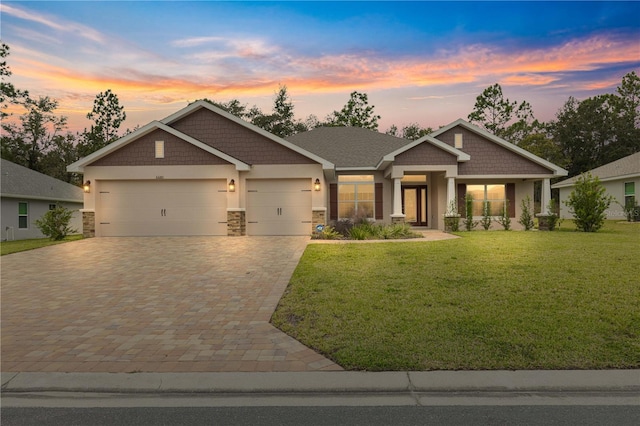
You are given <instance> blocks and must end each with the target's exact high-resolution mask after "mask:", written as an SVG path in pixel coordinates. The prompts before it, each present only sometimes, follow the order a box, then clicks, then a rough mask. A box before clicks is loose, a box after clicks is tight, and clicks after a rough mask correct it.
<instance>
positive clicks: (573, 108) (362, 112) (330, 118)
mask: <svg viewBox="0 0 640 426" xmlns="http://www.w3.org/2000/svg"><path fill="white" fill-rule="evenodd" d="M8 55H9V46H7V45H6V44H4V43H1V42H0V59H1V60H2V62H0V76H1V77H2V83H1V86H0V118H1V119H2V136H1V156H2V158H5V159H7V160H9V161H12V162H14V163H17V164H21V165H23V166H26V167H29V168H30V169H33V170H36V171H39V172H41V173H44V174H47V175H50V176H53V177H55V178H57V179H60V180H63V181H66V182H70V183H73V184H78V185H79V184H81V177H80V176H78V175H76V174H71V173H68V172H67V171H66V167H67V165H69V164H71V163H72V162H74V161H77V160H78V159H80V158H82V157H85V156H87V155H89V154H91V153H92V152H95V151H96V150H98V149H100V148H102V147H104V146H106V145H108V144H109V143H112V142H114V141H115V140H117V139H118V138H120V137H122V136H124V135H126V134H127V133H129V132H131V130H129V129H127V130H125V131H124V132H120V126H121V124H122V123H123V122H124V120H125V119H126V113H125V111H124V106H122V105H121V104H120V101H119V99H118V96H117V95H116V94H115V93H113V92H112V91H111V90H110V89H108V90H106V91H105V92H101V93H99V94H98V95H97V96H96V98H95V100H94V102H93V108H92V110H91V111H90V112H88V113H87V116H86V117H87V118H88V119H89V120H91V121H92V124H91V126H90V128H89V129H86V128H85V129H84V130H83V131H82V132H77V133H72V132H70V131H68V129H67V118H66V117H65V116H62V115H58V114H57V113H56V109H57V108H58V102H57V101H56V100H55V99H52V98H50V97H48V96H44V97H43V96H39V97H38V98H33V97H32V96H31V95H30V94H29V92H28V91H26V90H21V89H18V88H16V87H14V86H13V85H12V84H11V83H9V82H8V81H7V78H8V77H9V76H11V71H10V69H9V67H8V66H7V63H6V60H5V58H6V57H7V56H8ZM203 100H205V101H207V102H210V103H211V104H213V105H216V106H217V107H219V108H221V109H223V110H225V111H227V112H229V113H230V114H233V115H235V116H237V117H239V118H241V119H243V120H246V121H248V122H250V123H252V124H254V125H256V126H258V127H260V128H262V129H264V130H266V131H268V132H271V133H273V134H275V135H277V136H280V137H283V138H286V137H288V136H291V135H294V134H296V133H300V132H305V131H308V130H312V129H314V128H316V127H319V126H354V127H363V128H367V129H370V130H374V131H378V120H379V119H380V116H379V115H377V114H376V113H375V106H373V105H369V99H368V96H367V94H366V93H360V92H357V91H354V92H352V93H351V94H350V96H349V99H348V100H347V103H346V104H345V105H344V107H342V109H340V110H335V111H333V112H332V113H330V114H328V115H327V116H326V117H325V119H324V120H320V119H318V117H317V116H315V115H310V116H308V117H307V118H306V119H304V120H301V119H296V118H295V115H294V105H293V102H292V100H291V97H290V95H289V93H288V90H287V87H286V86H280V87H279V89H278V91H277V93H276V94H275V97H274V103H273V107H272V109H271V111H269V112H263V111H262V110H261V109H260V108H258V107H257V106H255V105H254V106H252V107H249V106H248V105H247V104H243V103H241V102H240V101H239V100H238V99H233V100H230V101H228V102H216V101H214V100H210V99H206V98H205V99H203ZM16 110H17V111H19V112H16ZM11 115H17V120H15V119H14V120H7V119H8V118H9V117H10V116H11ZM468 120H469V121H470V122H472V123H474V124H476V125H478V126H480V127H483V128H484V129H486V130H487V131H489V132H491V133H493V134H495V135H497V136H499V137H501V138H503V139H505V140H507V141H509V142H511V143H513V144H516V145H518V146H519V147H521V148H523V149H526V150H528V151H530V152H532V153H534V154H536V155H538V156H540V157H542V158H544V159H546V160H548V161H551V162H552V163H554V164H557V165H559V166H562V167H564V168H566V169H567V170H568V171H569V176H574V175H577V174H580V173H582V172H584V171H586V170H589V169H593V168H595V167H598V166H601V165H603V164H606V163H608V162H610V161H614V160H616V159H618V158H622V157H624V156H626V155H630V154H633V153H635V152H638V151H640V78H639V77H638V76H637V75H636V73H635V71H634V72H631V73H629V74H627V75H625V76H624V77H623V78H622V82H621V84H620V86H618V88H617V90H616V93H614V94H604V95H598V96H594V97H591V98H588V99H585V100H582V101H578V100H577V99H575V98H574V97H570V98H569V99H568V100H567V101H566V102H565V104H564V106H563V107H562V108H561V109H560V110H559V111H558V112H557V114H556V118H555V119H554V120H552V121H550V122H548V123H544V122H540V121H539V120H537V119H536V118H535V116H534V113H533V109H532V107H531V105H530V104H529V103H528V102H526V101H522V102H520V103H518V102H517V101H511V100H509V99H507V98H505V97H504V95H503V93H502V88H501V87H500V85H499V84H494V85H492V86H490V87H488V88H486V89H485V90H484V91H483V92H482V93H481V94H480V95H479V96H478V97H477V98H476V102H475V105H474V107H473V110H472V112H471V113H470V114H469V116H468ZM134 130H135V129H134ZM432 131H433V129H431V128H428V127H427V128H424V127H421V126H420V125H419V124H417V123H411V124H409V125H406V126H404V127H402V128H401V129H399V128H398V127H397V126H396V125H395V124H394V125H391V126H390V128H389V129H387V130H386V131H385V133H387V134H390V135H393V136H397V137H401V138H405V139H409V140H416V139H419V138H421V137H423V136H425V135H428V134H429V133H431V132H432Z"/></svg>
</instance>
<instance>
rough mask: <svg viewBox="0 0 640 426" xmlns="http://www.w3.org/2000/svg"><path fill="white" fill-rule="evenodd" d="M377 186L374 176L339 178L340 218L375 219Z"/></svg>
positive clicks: (344, 176) (343, 176)
mask: <svg viewBox="0 0 640 426" xmlns="http://www.w3.org/2000/svg"><path fill="white" fill-rule="evenodd" d="M374 202H375V184H374V181H373V175H341V176H338V217H339V218H340V219H350V218H353V217H359V218H369V219H373V217H374Z"/></svg>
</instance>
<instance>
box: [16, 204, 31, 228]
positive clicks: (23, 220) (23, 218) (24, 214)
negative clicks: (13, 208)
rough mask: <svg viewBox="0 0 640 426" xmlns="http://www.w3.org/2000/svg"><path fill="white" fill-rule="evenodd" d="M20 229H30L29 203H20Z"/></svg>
mask: <svg viewBox="0 0 640 426" xmlns="http://www.w3.org/2000/svg"><path fill="white" fill-rule="evenodd" d="M18 229H29V204H28V203H18Z"/></svg>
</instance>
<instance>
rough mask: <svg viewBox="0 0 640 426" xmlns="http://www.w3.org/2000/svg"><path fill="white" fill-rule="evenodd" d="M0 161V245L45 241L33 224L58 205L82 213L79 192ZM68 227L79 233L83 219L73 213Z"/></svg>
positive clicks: (66, 184)
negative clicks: (4, 242) (23, 241)
mask: <svg viewBox="0 0 640 426" xmlns="http://www.w3.org/2000/svg"><path fill="white" fill-rule="evenodd" d="M1 161H2V162H1V166H2V167H1V169H0V187H1V190H0V198H1V199H2V215H1V216H0V231H1V232H2V234H1V235H2V241H5V240H7V239H9V240H12V239H15V240H25V239H28V238H44V235H43V234H42V232H40V230H39V229H38V227H36V225H35V223H34V222H35V221H36V220H37V219H40V218H41V217H42V215H44V214H45V213H46V212H47V211H48V210H50V209H52V208H54V206H55V205H56V203H58V202H59V203H60V204H62V205H63V206H64V207H66V208H68V209H70V210H80V209H82V207H83V204H82V203H83V193H82V189H81V188H78V187H77V186H74V185H71V184H69V183H67V182H63V181H61V180H58V179H55V178H52V177H51V176H47V175H44V174H42V173H38V172H36V171H34V170H31V169H29V168H27V167H23V166H20V165H18V164H15V163H12V162H11V161H7V160H4V159H2V160H1ZM70 226H71V227H72V228H74V229H77V230H78V231H79V232H81V231H82V217H81V214H80V213H79V212H77V211H76V212H75V213H74V215H73V217H72V220H71V224H70Z"/></svg>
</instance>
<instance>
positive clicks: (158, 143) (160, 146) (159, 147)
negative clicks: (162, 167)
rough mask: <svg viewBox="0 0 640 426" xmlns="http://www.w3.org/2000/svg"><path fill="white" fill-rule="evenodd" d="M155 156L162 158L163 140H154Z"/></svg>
mask: <svg viewBox="0 0 640 426" xmlns="http://www.w3.org/2000/svg"><path fill="white" fill-rule="evenodd" d="M156 158H164V141H156Z"/></svg>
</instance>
